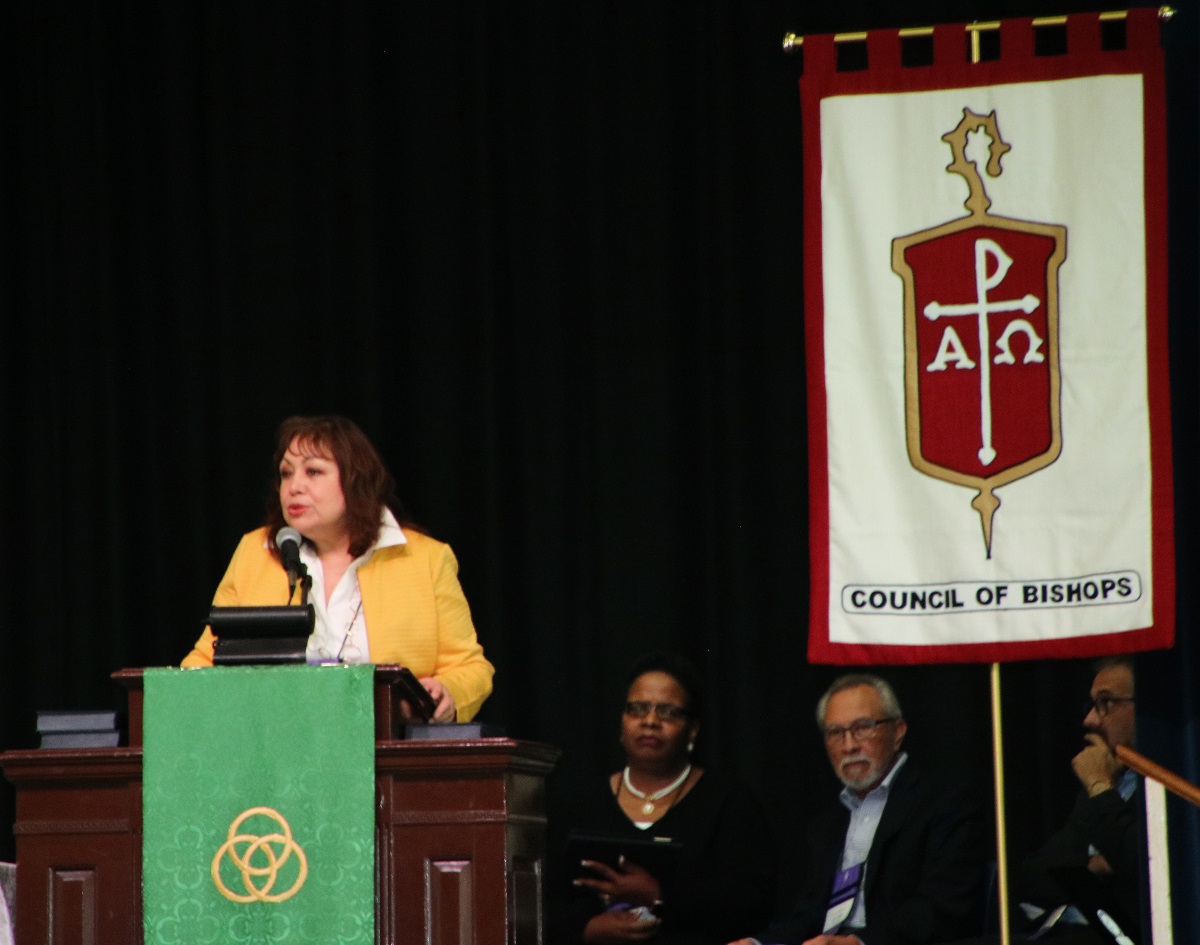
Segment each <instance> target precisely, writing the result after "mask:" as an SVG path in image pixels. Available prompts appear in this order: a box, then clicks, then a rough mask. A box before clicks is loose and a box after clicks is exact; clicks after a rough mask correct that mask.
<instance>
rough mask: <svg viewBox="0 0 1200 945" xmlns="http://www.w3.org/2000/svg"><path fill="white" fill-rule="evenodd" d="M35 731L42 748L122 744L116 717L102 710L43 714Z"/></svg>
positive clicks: (38, 719)
mask: <svg viewBox="0 0 1200 945" xmlns="http://www.w3.org/2000/svg"><path fill="white" fill-rule="evenodd" d="M37 730H38V734H39V735H41V736H42V745H41V747H42V748H113V747H115V746H116V745H118V744H120V741H121V733H120V731H118V729H117V713H116V712H115V711H108V710H105V709H77V710H69V709H68V710H65V711H57V710H48V709H46V710H42V711H40V712H38V714H37Z"/></svg>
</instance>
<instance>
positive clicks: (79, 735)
mask: <svg viewBox="0 0 1200 945" xmlns="http://www.w3.org/2000/svg"><path fill="white" fill-rule="evenodd" d="M120 743H121V733H120V732H118V731H116V729H112V730H110V731H107V732H48V733H46V734H45V735H43V736H42V745H41V747H42V748H116V747H117V745H119V744H120Z"/></svg>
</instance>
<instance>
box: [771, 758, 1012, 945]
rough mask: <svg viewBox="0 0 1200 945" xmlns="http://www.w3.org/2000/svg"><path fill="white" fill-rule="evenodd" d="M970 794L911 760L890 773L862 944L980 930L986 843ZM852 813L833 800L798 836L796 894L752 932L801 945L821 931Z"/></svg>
mask: <svg viewBox="0 0 1200 945" xmlns="http://www.w3.org/2000/svg"><path fill="white" fill-rule="evenodd" d="M980 800H981V798H980V797H979V796H978V792H975V793H972V792H969V791H967V790H965V789H964V788H963V787H961V786H955V785H951V784H949V783H947V782H946V781H944V780H940V779H937V778H934V777H933V776H931V775H928V774H925V773H923V772H922V771H921V770H920V769H919V768H918V767H917V766H915V765H914V764H913V763H912V761H911V760H909V761H907V762H905V764H904V766H903V767H902V768H901V769H900V770H899V771H898V772H897V773H896V778H895V780H894V781H893V782H892V785H891V789H890V791H889V794H888V801H887V805H886V806H885V807H884V809H883V817H882V819H881V820H880V822H879V829H878V830H877V831H876V833H875V839H874V841H873V842H872V844H871V852H870V853H869V854H868V856H867V875H866V887H865V890H864V897H865V899H864V901H865V904H866V918H867V926H866V928H864V929H861V930H843V931H854V932H855V934H857V935H858V936H859V937H860V938H861V939H862V940H863V942H864V943H866V945H931V943H935V942H947V941H951V940H953V939H956V938H962V937H963V936H965V935H969V934H971V933H978V932H979V931H980V929H981V920H980V918H979V912H980V908H981V906H982V904H983V902H984V893H983V883H984V876H985V873H986V863H987V860H988V852H989V849H990V848H989V846H988V843H987V839H986V837H987V832H986V827H985V814H984V808H983V805H982V804H981V803H980ZM849 824H850V812H849V811H847V810H846V808H845V807H844V806H843V805H842V804H841V802H840V801H835V803H834V805H833V806H831V807H830V808H829V809H828V810H826V811H825V812H823V813H822V815H821V816H819V817H817V818H815V819H814V820H813V821H812V823H811V825H810V827H809V830H808V834H807V837H806V840H807V842H806V850H805V862H806V875H805V879H804V881H803V891H802V893H801V896H800V900H799V902H798V903H797V906H796V908H795V910H794V911H793V913H792V915H791V917H790V918H789V919H787V920H786V921H783V922H780V923H777V924H776V925H774V926H772V927H771V928H770V929H768V930H767V931H766V932H764V933H762V934H760V935H758V936H757V937H758V939H759V940H760V941H762V942H764V943H782V945H799V943H801V942H803V941H804V940H805V939H807V938H809V937H811V936H813V935H819V934H820V933H821V931H822V925H823V924H824V919H825V912H826V909H827V907H828V904H829V894H830V888H831V885H832V882H833V877H834V875H835V874H836V873H837V871H838V869H839V868H840V867H841V858H842V847H843V846H844V844H845V839H846V829H847V827H848V826H849Z"/></svg>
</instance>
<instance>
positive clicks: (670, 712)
mask: <svg viewBox="0 0 1200 945" xmlns="http://www.w3.org/2000/svg"><path fill="white" fill-rule="evenodd" d="M651 709H653V710H654V714H655V715H657V716H658V718H659V720H660V721H663V722H680V721H682V720H683V719H686V718H687V717H688V716H689V715H691V713H690V712H688V710H687V709H685V708H684V707H683V706H681V705H672V704H671V703H670V702H645V701H643V700H641V699H638V700H635V701H633V702H626V703H625V714H626V715H631V716H633V717H634V718H635V719H644V718H645V717H646V716H648V715H649V714H650V710H651Z"/></svg>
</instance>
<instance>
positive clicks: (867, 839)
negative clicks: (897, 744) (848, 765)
mask: <svg viewBox="0 0 1200 945" xmlns="http://www.w3.org/2000/svg"><path fill="white" fill-rule="evenodd" d="M907 760H908V752H901V753H900V757H899V758H897V759H896V763H895V764H894V765H892V770H891V771H889V772H888V773H887V775H886V777H884V779H883V780H882V781H880V782H879V786H878V787H876V788H875V790H873V791H871V793H870V794H868V795H867V796H866V797H859V796H858V795H857V794H856V793H855V792H854V791H852V790H850V788H842V793H841V794H840V795H838V799H839V800H840V801H841V802H842V804H843V805H844V806H845V808H846V809H847V810H848V811H850V826H849V827H847V828H846V843H845V845H844V846H843V847H842V869H848V868H849V867H851V866H853V865H854V864H856V863H861V864H862V865H863V871H862V881H861V884H860V885H859V887H858V895H857V896H855V897H854V909H853V911H851V913H850V916H849V917H848V918H847V919H846V922H845V924H844V925H843V930H852V929H861V928H863V927H865V926H866V924H867V906H866V903H865V902H864V901H863V890H865V889H866V888H867V856H868V854H870V852H871V844H872V843H874V842H875V831H876V830H878V829H879V821H880V820H882V819H883V808H884V807H885V806H886V805H887V801H888V793H889V792H890V791H891V787H892V781H894V780H895V779H896V772H897V771H899V770H900V766H901V765H903V764H904V762H906V761H907Z"/></svg>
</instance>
